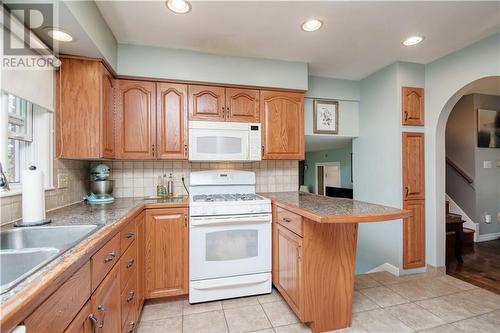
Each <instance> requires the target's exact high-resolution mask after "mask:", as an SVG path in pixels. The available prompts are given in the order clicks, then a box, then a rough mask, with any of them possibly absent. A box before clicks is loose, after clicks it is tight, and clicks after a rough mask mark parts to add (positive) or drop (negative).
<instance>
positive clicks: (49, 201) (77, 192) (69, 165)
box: [0, 159, 90, 224]
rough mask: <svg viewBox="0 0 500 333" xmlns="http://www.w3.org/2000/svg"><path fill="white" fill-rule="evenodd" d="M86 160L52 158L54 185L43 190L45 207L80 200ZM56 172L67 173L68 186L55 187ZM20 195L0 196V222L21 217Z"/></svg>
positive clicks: (63, 204) (84, 190)
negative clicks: (49, 188)
mask: <svg viewBox="0 0 500 333" xmlns="http://www.w3.org/2000/svg"><path fill="white" fill-rule="evenodd" d="M89 165H90V163H89V162H87V161H70V160H58V159H54V187H56V189H54V190H49V191H45V208H46V209H47V210H52V209H55V208H59V207H64V206H67V205H70V204H72V203H75V202H78V201H81V200H82V198H83V196H84V195H85V194H86V189H85V188H86V184H85V183H86V180H87V179H88V177H89ZM58 174H67V175H68V187H67V188H57V177H58ZM21 203H22V198H21V195H20V194H19V195H14V196H9V197H2V198H0V224H7V223H10V222H13V221H16V220H19V219H20V218H21V217H22V207H21Z"/></svg>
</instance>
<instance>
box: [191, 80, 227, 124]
mask: <svg viewBox="0 0 500 333" xmlns="http://www.w3.org/2000/svg"><path fill="white" fill-rule="evenodd" d="M225 103H226V99H225V88H224V87H214V86H197V85H190V86H189V119H190V120H214V121H224V118H225V108H226V104H225Z"/></svg>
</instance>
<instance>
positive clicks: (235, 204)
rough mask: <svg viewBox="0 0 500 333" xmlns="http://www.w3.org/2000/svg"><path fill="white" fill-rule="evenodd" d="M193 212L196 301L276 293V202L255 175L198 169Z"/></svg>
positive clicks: (191, 290)
mask: <svg viewBox="0 0 500 333" xmlns="http://www.w3.org/2000/svg"><path fill="white" fill-rule="evenodd" d="M189 216H190V222H189V223H190V224H189V302H190V303H197V302H205V301H211V300H216V299H226V298H233V297H241V296H248V295H256V294H265V293H270V292H271V222H272V215H271V201H270V200H269V199H266V198H263V197H261V196H259V195H256V194H255V173H253V172H250V171H237V170H210V171H198V172H192V173H191V175H190V186H189Z"/></svg>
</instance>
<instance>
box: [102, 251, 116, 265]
mask: <svg viewBox="0 0 500 333" xmlns="http://www.w3.org/2000/svg"><path fill="white" fill-rule="evenodd" d="M115 257H116V252H115V251H113V252H111V253H110V254H109V257H106V258H105V259H104V263H105V264H107V263H110V262H112V261H113V259H115Z"/></svg>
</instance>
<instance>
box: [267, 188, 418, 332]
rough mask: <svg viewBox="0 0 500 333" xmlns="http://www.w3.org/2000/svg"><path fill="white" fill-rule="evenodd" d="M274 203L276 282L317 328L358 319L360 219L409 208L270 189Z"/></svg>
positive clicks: (391, 216)
mask: <svg viewBox="0 0 500 333" xmlns="http://www.w3.org/2000/svg"><path fill="white" fill-rule="evenodd" d="M262 195H263V196H265V197H267V198H269V199H271V200H272V206H273V236H272V237H273V270H272V275H273V284H274V286H275V287H276V288H277V289H278V290H279V291H280V293H281V295H282V296H283V298H284V299H285V300H286V302H287V303H288V305H290V307H291V308H292V310H293V311H294V312H295V314H296V315H297V317H298V318H299V319H300V320H301V321H302V322H304V323H307V324H308V325H309V326H310V327H311V329H312V330H313V332H326V331H330V330H334V329H340V328H345V327H349V326H350V325H351V321H352V302H353V292H354V272H355V260H356V242H357V235H358V223H365V222H380V221H387V220H396V219H402V218H407V217H410V215H411V213H410V212H409V211H406V210H401V209H396V208H391V207H386V206H381V205H375V204H371V203H367V202H363V201H356V200H351V199H344V198H331V197H325V196H319V195H315V194H309V193H301V192H284V193H264V194H262Z"/></svg>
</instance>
